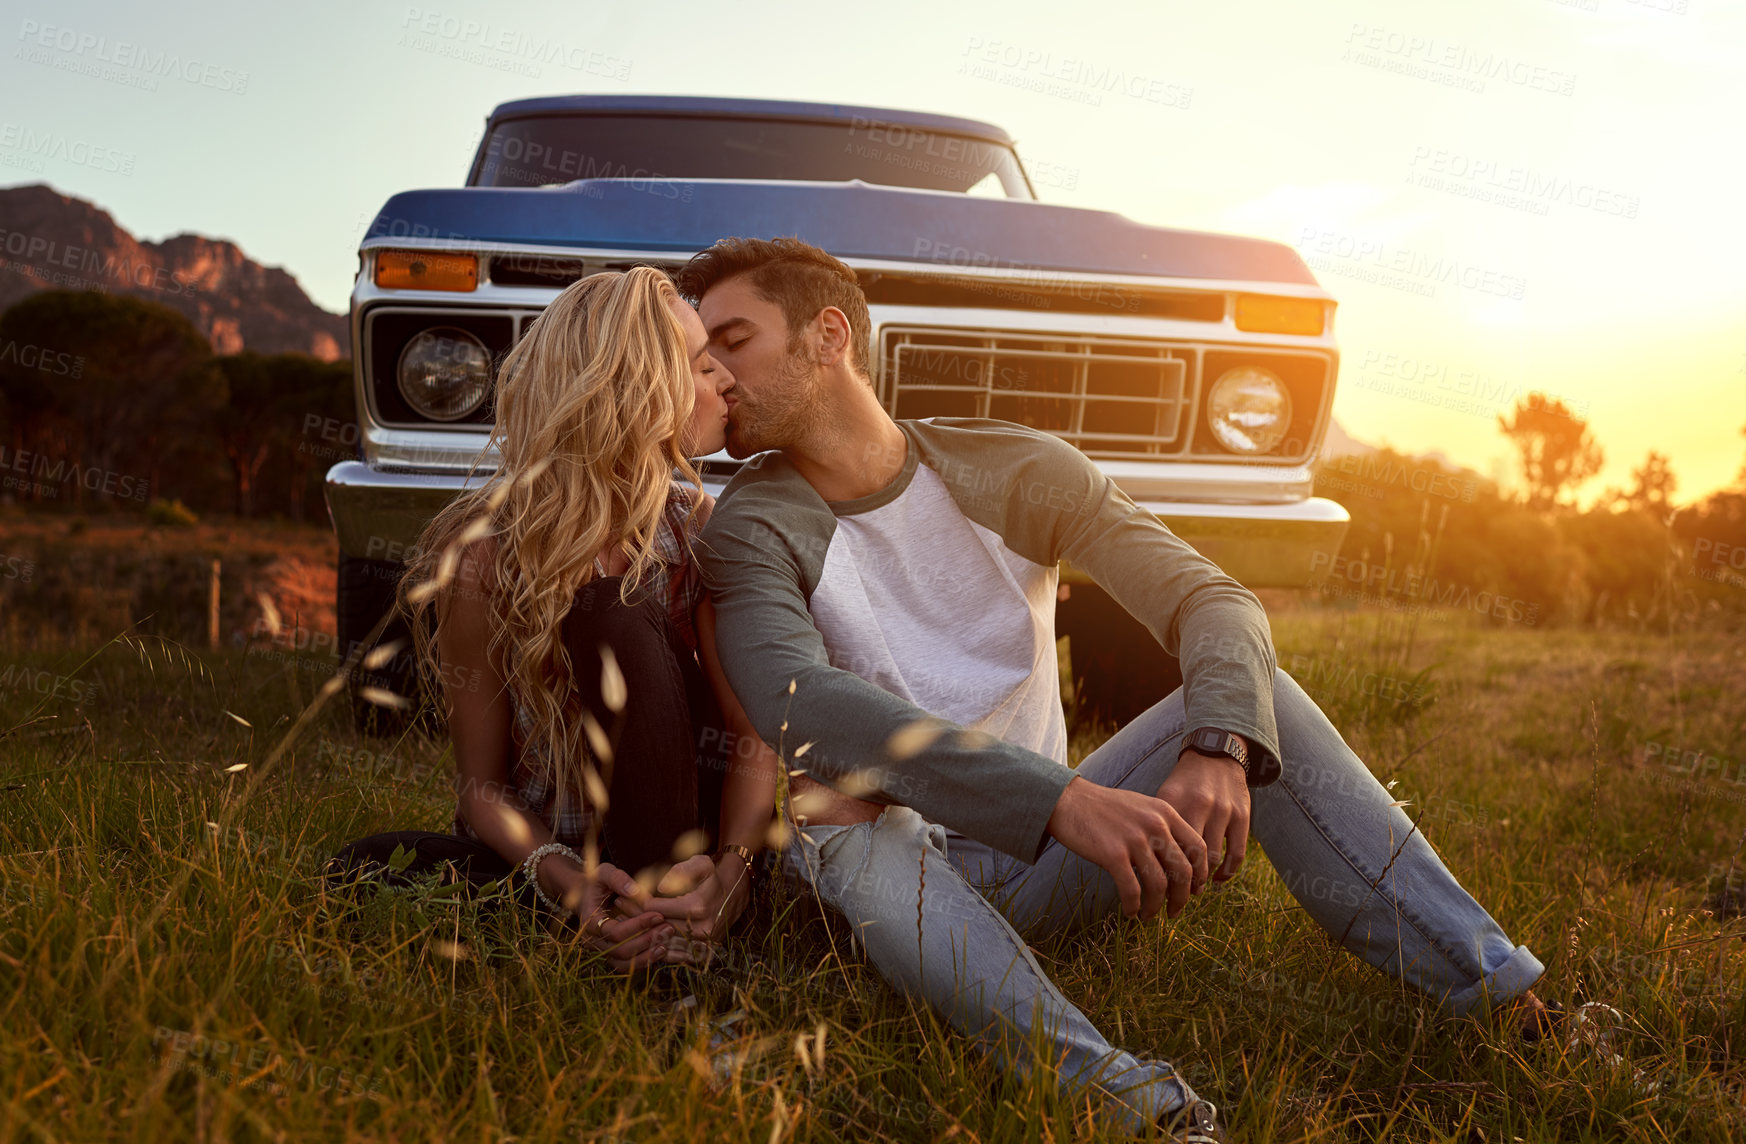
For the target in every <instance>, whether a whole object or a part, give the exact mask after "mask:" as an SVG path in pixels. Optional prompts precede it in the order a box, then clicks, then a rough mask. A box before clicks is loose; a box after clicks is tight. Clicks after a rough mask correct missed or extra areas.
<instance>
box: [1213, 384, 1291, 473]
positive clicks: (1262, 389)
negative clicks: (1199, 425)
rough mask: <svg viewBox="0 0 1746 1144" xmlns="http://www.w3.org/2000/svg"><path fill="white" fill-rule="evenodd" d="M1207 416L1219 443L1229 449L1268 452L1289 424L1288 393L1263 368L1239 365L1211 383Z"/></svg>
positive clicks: (1242, 451) (1280, 438)
mask: <svg viewBox="0 0 1746 1144" xmlns="http://www.w3.org/2000/svg"><path fill="white" fill-rule="evenodd" d="M1206 419H1207V424H1209V425H1211V426H1212V431H1213V436H1214V437H1217V438H1218V440H1219V444H1221V445H1223V446H1224V447H1225V448H1227V449H1229V450H1230V451H1231V452H1233V453H1250V454H1254V453H1266V452H1270V451H1272V450H1273V449H1274V448H1275V447H1276V446H1277V445H1278V444H1279V443H1280V442H1281V441H1283V440H1285V433H1286V430H1288V429H1289V428H1290V427H1291V392H1290V391H1289V390H1288V389H1286V388H1285V383H1284V382H1283V381H1280V380H1279V379H1278V378H1277V377H1275V376H1273V375H1272V374H1271V373H1268V372H1267V371H1266V370H1264V369H1260V368H1257V367H1256V366H1252V365H1242V366H1238V367H1237V368H1236V369H1230V370H1226V371H1225V372H1224V374H1223V375H1222V376H1221V377H1220V378H1219V379H1218V380H1217V381H1215V382H1213V387H1212V392H1211V393H1210V394H1208V395H1207V401H1206Z"/></svg>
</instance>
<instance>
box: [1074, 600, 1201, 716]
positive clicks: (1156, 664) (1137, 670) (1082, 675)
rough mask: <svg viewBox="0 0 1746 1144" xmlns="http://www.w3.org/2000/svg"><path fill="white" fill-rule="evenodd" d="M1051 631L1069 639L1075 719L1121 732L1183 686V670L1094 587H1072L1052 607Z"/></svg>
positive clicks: (1145, 631) (1139, 625)
mask: <svg viewBox="0 0 1746 1144" xmlns="http://www.w3.org/2000/svg"><path fill="white" fill-rule="evenodd" d="M1055 628H1056V631H1057V632H1058V633H1059V634H1061V635H1064V636H1066V637H1067V639H1068V645H1067V646H1068V653H1067V654H1068V656H1069V658H1070V659H1071V660H1072V662H1073V682H1074V685H1075V687H1076V689H1077V691H1078V694H1079V700H1080V713H1081V715H1082V716H1087V717H1090V718H1092V719H1098V720H1110V721H1113V722H1114V723H1115V725H1116V726H1117V727H1118V728H1120V727H1124V726H1126V725H1127V724H1128V723H1129V722H1131V721H1132V720H1133V719H1134V718H1135V717H1136V716H1138V715H1140V714H1141V713H1142V712H1144V711H1145V710H1146V709H1147V708H1149V707H1151V706H1152V705H1153V704H1154V703H1157V702H1158V701H1159V700H1160V699H1163V698H1164V697H1165V696H1166V695H1169V694H1170V693H1171V692H1172V691H1175V690H1176V689H1177V688H1178V687H1181V686H1182V665H1181V663H1180V662H1179V661H1178V660H1177V659H1176V657H1175V656H1173V655H1170V654H1168V653H1167V652H1165V650H1164V649H1163V648H1162V647H1160V646H1159V645H1158V641H1157V640H1155V639H1153V638H1152V633H1151V632H1149V631H1147V630H1146V628H1145V625H1143V624H1141V623H1140V621H1138V620H1136V619H1134V617H1133V616H1131V615H1129V614H1128V611H1127V609H1126V608H1123V607H1122V606H1121V605H1120V604H1118V603H1116V602H1115V601H1114V600H1113V599H1111V598H1110V596H1109V593H1107V592H1105V591H1104V590H1103V589H1102V588H1099V587H1098V586H1097V585H1095V584H1074V585H1072V587H1071V590H1070V592H1069V593H1068V598H1067V599H1065V600H1062V601H1060V602H1059V603H1058V604H1056V605H1055Z"/></svg>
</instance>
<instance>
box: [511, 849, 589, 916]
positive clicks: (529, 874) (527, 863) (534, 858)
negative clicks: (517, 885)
mask: <svg viewBox="0 0 1746 1144" xmlns="http://www.w3.org/2000/svg"><path fill="white" fill-rule="evenodd" d="M548 854H563V855H566V856H568V857H569V858H571V859H573V860H574V861H575V863H576V865H578V866H581V867H582V868H583V869H587V867H588V864H587V863H586V862H584V861H582V855H580V854H578V853H576V852H575V851H574V850H572V849H570V848H569V847H568V846H565V845H564V844H563V843H562V842H548V843H546V844H545V845H544V846H536V847H534V849H533V853H531V854H529V855H528V856H527V857H526V858H523V859H522V860H521V872H522V874H523V875H524V876H525V877H526V878H527V880H528V881H530V882H532V883H533V888H534V893H536V894H538V895H539V898H540V901H542V902H544V903H545V904H546V905H547V906H548V907H550V908H551V910H552V912H553V913H555V914H560V915H561V914H563V912H564V906H563V904H562V903H560V902H554V901H553V900H552V896H551V895H550V894H548V893H546V891H545V887H543V886H541V885H540V878H539V868H540V859H541V858H544V857H545V856H546V855H548Z"/></svg>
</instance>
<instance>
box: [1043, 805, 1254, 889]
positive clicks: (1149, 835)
mask: <svg viewBox="0 0 1746 1144" xmlns="http://www.w3.org/2000/svg"><path fill="white" fill-rule="evenodd" d="M1239 777H1240V775H1239ZM1166 785H1168V784H1166ZM1048 831H1049V833H1050V835H1052V836H1053V837H1054V839H1055V841H1057V842H1059V843H1060V844H1061V845H1063V846H1065V847H1067V849H1069V850H1071V851H1073V853H1075V854H1077V855H1079V856H1080V857H1081V858H1085V859H1087V860H1089V861H1092V862H1095V863H1097V864H1098V865H1099V866H1101V867H1103V868H1104V869H1105V870H1108V871H1109V875H1110V877H1111V878H1113V879H1115V884H1116V892H1117V893H1118V894H1120V895H1121V900H1122V912H1123V913H1124V914H1127V915H1128V916H1129V917H1134V916H1136V915H1138V916H1139V917H1140V918H1142V919H1145V918H1150V917H1152V916H1153V915H1154V914H1156V913H1157V912H1158V907H1159V906H1160V905H1162V904H1163V903H1164V901H1165V900H1166V897H1168V900H1169V903H1170V908H1169V910H1168V916H1170V917H1175V916H1176V915H1177V914H1179V913H1181V912H1182V908H1183V907H1184V906H1186V905H1187V904H1188V899H1189V896H1190V895H1191V894H1193V893H1195V892H1197V891H1198V890H1199V889H1200V888H1201V886H1202V885H1203V884H1204V883H1205V882H1206V843H1205V842H1203V841H1202V840H1201V835H1200V832H1199V831H1197V830H1195V829H1194V828H1193V827H1191V826H1189V825H1188V823H1187V822H1185V821H1184V820H1183V817H1182V815H1180V814H1179V813H1177V811H1176V808H1175V807H1173V806H1171V805H1170V804H1169V803H1168V802H1165V801H1163V800H1162V799H1158V798H1153V797H1151V796H1149V795H1143V794H1141V793H1139V792H1138V791H1131V790H1119V789H1116V788H1113V787H1104V786H1099V785H1097V784H1096V783H1094V782H1092V781H1091V780H1089V779H1086V778H1084V777H1082V776H1080V775H1075V776H1073V779H1072V780H1071V781H1070V782H1069V783H1068V784H1067V786H1066V788H1065V789H1064V790H1063V791H1062V792H1061V798H1060V800H1059V801H1058V802H1056V803H1055V812H1054V813H1053V814H1051V815H1050V816H1049V825H1048Z"/></svg>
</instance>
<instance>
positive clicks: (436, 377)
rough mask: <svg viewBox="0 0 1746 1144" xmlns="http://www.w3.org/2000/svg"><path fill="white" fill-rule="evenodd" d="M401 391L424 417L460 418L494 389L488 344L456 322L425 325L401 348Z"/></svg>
mask: <svg viewBox="0 0 1746 1144" xmlns="http://www.w3.org/2000/svg"><path fill="white" fill-rule="evenodd" d="M396 372H397V373H398V375H399V380H400V395H401V396H402V397H404V398H406V404H408V405H410V406H412V408H413V409H414V410H416V411H417V412H418V414H419V416H421V417H428V418H430V419H431V420H432V421H458V420H459V419H461V418H462V417H465V416H466V415H467V414H469V413H471V412H473V410H475V409H477V408H479V406H480V405H482V404H484V402H485V398H486V396H487V395H489V394H490V392H491V355H490V354H489V353H488V352H486V349H485V343H484V342H482V341H480V340H479V339H478V338H476V337H474V336H473V335H472V334H469V333H468V332H467V331H466V330H460V329H456V328H455V327H454V326H438V327H436V328H435V329H430V330H424V331H422V332H420V333H419V335H418V336H417V337H415V338H413V339H412V340H411V341H410V342H407V343H406V348H405V349H403V350H401V351H400V365H399V367H398V369H397V371H396Z"/></svg>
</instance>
